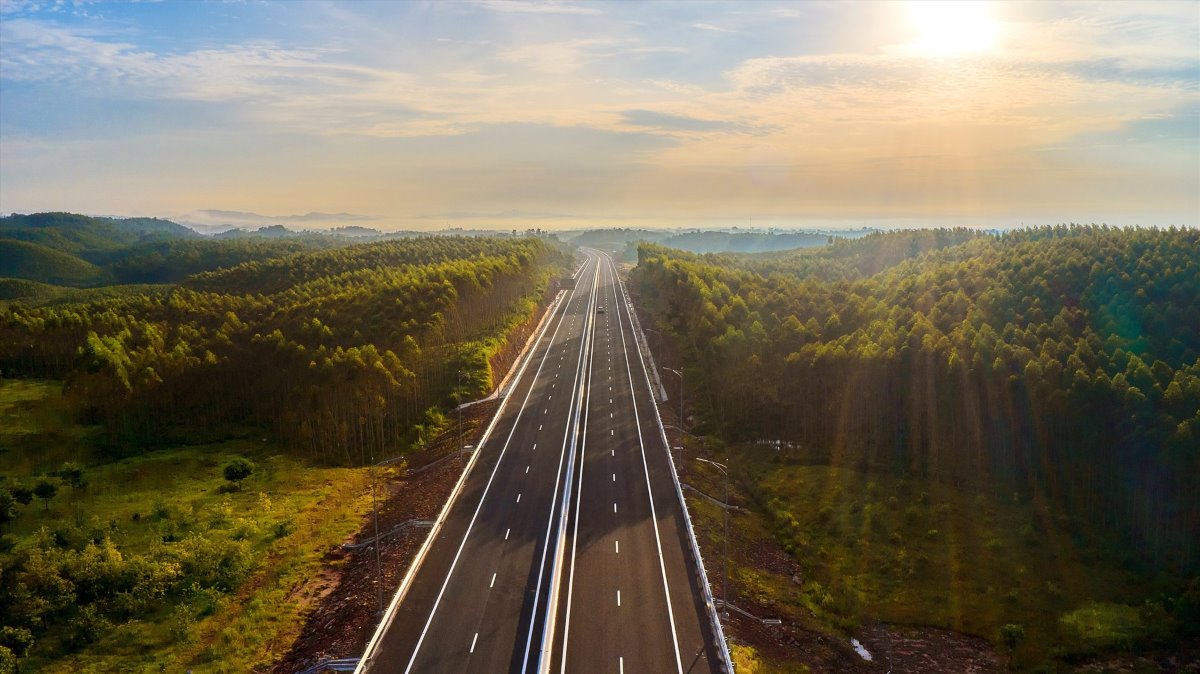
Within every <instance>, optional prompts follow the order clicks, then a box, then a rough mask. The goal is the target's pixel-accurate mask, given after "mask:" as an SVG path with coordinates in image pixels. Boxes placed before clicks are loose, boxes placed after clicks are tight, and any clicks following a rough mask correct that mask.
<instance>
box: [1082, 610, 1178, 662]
mask: <svg viewBox="0 0 1200 674" xmlns="http://www.w3.org/2000/svg"><path fill="white" fill-rule="evenodd" d="M1149 612H1151V613H1153V610H1152V609H1151V610H1150V611H1149ZM1159 612H1160V613H1161V607H1160V608H1159ZM1146 614H1147V610H1139V609H1138V608H1137V607H1134V606H1126V605H1124V604H1110V603H1106V602H1091V603H1088V604H1085V605H1084V606H1081V607H1080V608H1077V609H1075V610H1074V611H1070V612H1069V613H1066V614H1064V615H1063V616H1062V618H1060V619H1059V623H1060V624H1061V625H1062V627H1063V631H1064V632H1065V633H1066V635H1067V636H1068V638H1069V644H1070V646H1072V647H1073V648H1074V649H1075V650H1077V651H1079V652H1083V653H1089V652H1093V651H1096V650H1103V649H1113V648H1115V649H1119V650H1131V649H1132V648H1133V647H1134V646H1135V645H1137V644H1138V643H1139V642H1141V641H1143V640H1145V639H1146V638H1147V637H1149V636H1151V625H1152V624H1154V623H1158V622H1160V621H1159V620H1158V618H1160V617H1161V618H1163V619H1165V616H1157V617H1156V616H1153V615H1146ZM1147 618H1149V619H1150V620H1151V621H1153V622H1147Z"/></svg>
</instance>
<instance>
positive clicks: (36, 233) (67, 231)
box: [0, 213, 200, 262]
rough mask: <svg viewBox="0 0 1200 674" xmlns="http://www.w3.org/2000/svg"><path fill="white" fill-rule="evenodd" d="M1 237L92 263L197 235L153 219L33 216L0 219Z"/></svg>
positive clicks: (39, 214)
mask: <svg viewBox="0 0 1200 674" xmlns="http://www.w3.org/2000/svg"><path fill="white" fill-rule="evenodd" d="M0 237H4V238H8V239H17V240H20V241H29V242H31V243H37V244H41V245H43V246H46V247H47V248H52V249H54V250H57V251H60V252H63V253H70V254H72V255H76V256H79V257H82V258H83V259H85V260H90V261H93V262H96V261H98V260H97V257H98V256H99V255H100V254H101V253H104V252H108V251H113V250H116V249H118V248H121V247H124V246H129V245H132V244H135V243H139V242H144V241H149V240H156V239H196V238H199V237H200V235H199V234H197V233H196V232H194V231H192V230H190V229H188V228H187V227H184V226H183V225H178V224H175V223H173V222H171V221H169V220H159V219H156V218H96V217H91V216H87V215H77V214H75V213H34V214H31V215H10V216H7V217H3V218H0Z"/></svg>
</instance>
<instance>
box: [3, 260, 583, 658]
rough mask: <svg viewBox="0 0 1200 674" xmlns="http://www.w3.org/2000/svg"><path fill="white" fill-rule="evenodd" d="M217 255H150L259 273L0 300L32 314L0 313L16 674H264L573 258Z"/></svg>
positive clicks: (6, 561) (44, 290) (27, 284)
mask: <svg viewBox="0 0 1200 674" xmlns="http://www.w3.org/2000/svg"><path fill="white" fill-rule="evenodd" d="M17 243H19V245H21V246H35V245H36V244H27V243H24V242H17ZM193 243H201V244H205V245H200V246H198V247H197V246H193ZM207 243H208V242H182V243H180V242H172V243H171V244H170V245H168V246H166V247H161V245H160V244H161V242H160V243H155V244H143V245H144V246H149V248H146V249H143V250H144V251H147V252H144V255H151V256H153V255H157V254H160V253H162V254H164V255H165V256H166V257H165V259H185V258H186V256H187V255H188V254H191V253H195V254H196V255H198V256H200V257H202V258H211V259H213V260H217V259H220V260H222V261H223V262H229V263H233V262H236V260H237V256H243V257H249V258H250V259H248V260H245V261H242V262H240V263H236V264H232V266H230V267H229V268H228V269H221V270H217V271H211V272H206V273H203V274H200V275H197V276H194V277H192V280H191V281H189V283H188V285H184V286H179V285H144V286H103V287H99V288H94V289H82V290H81V289H66V288H61V287H58V286H49V285H45V284H37V283H34V282H31V281H24V280H16V279H3V280H0V292H3V293H7V294H8V295H21V296H23V297H25V298H27V300H24V301H14V302H7V301H5V302H0V373H3V377H4V378H3V379H0V469H2V470H3V477H2V478H0V506H3V508H0V516H3V518H4V519H3V521H2V522H0V523H3V524H5V525H6V527H5V531H4V532H3V533H4V534H5V535H4V536H3V538H2V539H0V542H2V545H0V568H3V570H4V571H3V573H0V639H2V641H0V645H3V646H4V647H5V648H6V649H7V651H10V652H6V651H0V655H9V656H11V655H12V653H16V654H17V655H18V656H20V657H22V658H23V660H22V671H25V669H26V668H29V670H30V671H41V670H43V669H44V670H45V671H54V672H58V671H64V672H65V671H112V670H114V669H121V670H131V671H144V670H151V669H152V670H153V671H159V670H160V669H162V668H172V667H176V666H177V665H179V664H180V663H181V662H187V663H191V664H189V667H188V668H190V667H191V666H193V665H200V666H201V668H202V669H203V668H204V667H205V666H206V665H207V664H209V663H211V662H212V661H213V658H214V657H217V656H214V655H213V654H214V653H219V654H220V656H219V657H220V658H221V659H222V663H223V664H224V665H227V666H232V667H234V668H235V669H237V670H238V671H243V670H244V671H249V670H251V669H254V670H255V671H259V670H261V667H262V666H264V665H267V664H269V663H270V661H271V659H272V658H273V657H278V656H279V655H280V653H279V652H278V649H280V648H286V646H287V643H289V641H288V640H289V639H291V638H294V636H295V634H294V631H293V630H295V629H298V625H299V623H300V622H302V614H303V612H304V611H305V610H306V609H307V608H308V606H307V605H306V602H304V601H302V600H301V598H298V597H294V596H292V594H291V593H292V592H293V591H294V589H295V588H296V587H297V586H298V585H299V584H300V583H301V582H303V581H305V580H307V579H309V578H312V577H314V576H315V575H316V574H318V573H319V571H320V567H321V566H322V564H324V563H327V562H328V561H329V558H328V553H329V550H330V549H331V547H333V546H336V545H337V543H339V542H340V541H343V540H345V538H346V537H347V536H348V535H349V534H350V533H351V532H352V531H353V530H354V529H355V528H357V526H358V522H359V521H360V519H361V518H362V517H363V514H364V512H366V510H367V508H368V507H369V504H370V503H371V499H370V498H369V494H370V492H369V491H368V490H367V488H368V484H367V478H368V474H369V473H370V471H368V470H366V469H364V466H367V465H369V464H371V463H373V462H375V461H378V460H379V459H380V458H381V457H394V458H397V459H398V460H399V461H400V462H399V463H398V464H396V465H397V466H403V465H404V463H403V462H404V460H405V459H406V457H407V456H409V455H410V454H412V453H413V452H420V451H421V450H422V449H424V448H425V447H426V445H427V444H428V443H429V442H430V441H431V440H433V439H434V438H436V437H438V436H439V435H441V434H443V433H444V432H445V431H446V429H447V427H448V426H449V424H448V421H447V413H448V412H449V410H450V409H452V408H453V406H454V405H455V404H456V403H457V402H459V401H461V400H464V399H475V398H479V397H482V396H484V395H486V393H487V392H488V391H489V390H490V389H491V388H492V387H493V386H494V385H495V383H496V382H495V381H494V374H495V373H494V372H493V370H492V368H493V364H495V363H511V362H512V360H513V359H514V357H515V354H516V351H517V350H518V349H519V348H520V345H521V344H522V343H523V338H524V336H525V335H526V334H528V331H529V330H531V329H532V325H533V324H532V323H531V319H532V318H533V317H535V316H536V315H537V314H538V311H539V309H540V308H541V307H542V306H543V305H544V302H545V299H546V290H547V287H548V285H549V283H548V282H549V280H550V278H551V277H553V276H556V275H561V274H565V273H567V272H568V270H569V265H570V261H571V257H570V256H569V255H568V254H566V252H565V251H563V250H561V249H559V248H557V247H554V246H552V245H551V244H549V243H547V242H546V241H543V240H540V239H535V238H514V237H504V238H482V237H437V238H412V239H407V240H404V241H387V242H379V243H369V244H362V245H357V246H345V247H341V248H336V249H329V250H317V251H304V250H303V249H304V247H305V244H297V243H296V242H271V241H262V240H259V241H241V242H237V243H234V244H229V245H227V244H220V243H218V245H217V247H215V248H213V247H211V246H208V245H207ZM288 248H291V249H292V250H300V251H301V252H293V253H292V254H290V255H288V256H287V257H286V258H280V257H278V255H279V254H280V253H282V252H284V251H285V250H286V249H288ZM230 251H234V252H236V253H237V255H235V256H234V257H232V258H231V257H222V255H225V253H229V252H230ZM6 259H7V258H6ZM139 259H140V258H139V257H136V256H134V257H128V258H126V262H128V263H130V264H132V263H133V262H135V261H137V260H139ZM281 260H283V261H281ZM132 268H135V267H121V268H120V269H126V270H128V269H132ZM136 268H137V269H141V270H146V272H145V273H150V272H155V273H158V271H157V270H163V269H164V268H163V267H161V266H158V265H155V264H148V263H139V264H138V266H136ZM166 270H167V271H169V268H166ZM43 377H52V378H53V379H52V380H50V381H40V380H38V379H39V378H43ZM475 425H478V424H475ZM467 430H468V432H470V431H471V429H470V428H468V429H467ZM240 458H249V459H252V460H253V463H254V467H252V469H251V471H250V472H251V476H250V477H249V479H247V480H246V482H247V483H249V484H248V485H247V489H246V490H244V491H243V490H242V489H241V488H240V478H239V481H238V482H236V483H232V482H231V480H232V478H229V477H228V475H226V476H225V479H222V466H224V465H226V464H228V463H230V462H233V461H236V460H238V459H240ZM64 462H66V464H67V465H66V467H64ZM72 466H75V467H76V468H77V469H78V471H79V472H76V473H72V471H73V470H75V469H76V468H72ZM448 467H449V466H448ZM388 470H392V469H388ZM72 474H78V475H81V476H86V477H81V479H79V480H76V479H74V478H72V477H70V476H71V475H72ZM89 482H91V483H92V486H91V487H90V488H89V487H88V486H87V483H89ZM43 483H45V484H46V485H48V486H46V487H42V489H50V490H51V491H50V492H45V491H43V492H41V493H42V494H45V498H42V497H41V496H39V497H38V498H39V499H41V502H40V503H36V504H34V503H33V494H34V488H35V487H36V486H37V485H40V484H43ZM56 494H57V498H56ZM65 494H69V500H68V499H67V496H65ZM25 495H28V496H29V498H25ZM22 499H23V500H22ZM51 530H52V532H53V533H49V532H50V531H51ZM96 565H99V566H96ZM225 630H234V631H238V632H239V633H242V634H245V635H246V636H242V637H239V638H238V639H237V640H235V642H230V641H229V640H228V639H227V638H226V633H225ZM197 643H203V644H206V645H205V646H203V648H202V649H201V648H200V647H197V646H196V644H197ZM272 649H276V650H275V651H272ZM200 650H203V652H198V651H200ZM9 662H12V660H11V659H10V660H0V663H9ZM206 671H207V670H206Z"/></svg>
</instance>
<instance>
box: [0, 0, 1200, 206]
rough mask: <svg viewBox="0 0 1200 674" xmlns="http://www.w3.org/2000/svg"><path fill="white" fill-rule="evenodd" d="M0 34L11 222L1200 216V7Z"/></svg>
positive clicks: (359, 11) (820, 7)
mask: <svg viewBox="0 0 1200 674" xmlns="http://www.w3.org/2000/svg"><path fill="white" fill-rule="evenodd" d="M0 44H2V45H3V48H2V49H0V212H3V213H9V212H35V211H45V210H56V211H74V212H82V213H89V214H111V215H152V216H160V217H169V218H173V219H177V220H181V221H188V222H194V223H199V224H222V222H223V221H224V222H228V221H229V220H230V219H231V218H237V217H242V218H248V219H249V220H251V221H253V220H254V219H255V218H261V220H260V221H261V222H262V223H263V224H277V223H283V224H291V225H295V224H300V225H305V226H331V225H362V226H368V227H377V228H382V229H391V228H416V229H434V228H441V227H444V226H451V227H455V226H457V227H467V228H474V227H504V228H507V227H510V226H512V227H522V228H523V227H529V226H532V227H543V228H548V229H553V228H563V227H579V226H599V225H623V226H628V225H640V226H645V225H659V226H730V225H741V226H745V225H748V224H752V225H755V226H806V225H807V226H823V227H855V226H860V225H863V224H870V225H880V224H893V225H901V226H903V225H922V224H929V225H988V226H1011V225H1017V224H1021V223H1024V224H1030V225H1032V224H1052V223H1057V222H1072V221H1073V222H1097V223H1099V222H1107V223H1109V224H1121V225H1132V224H1143V225H1171V224H1178V225H1190V226H1196V225H1197V224H1200V4H1197V3H1195V2H1136V3H1120V2H1099V3H1024V2H1011V3H1010V2H991V3H987V2H935V3H928V2H887V3H870V2H863V3H827V2H805V3H798V2H742V3H718V4H710V3H705V4H698V3H669V2H655V3H626V2H614V3H558V2H555V3H532V2H523V1H520V0H479V1H476V2H435V3H418V2H396V3H344V2H299V1H296V2H269V1H268V2H254V3H240V2H163V3H143V4H110V3H105V2H83V1H81V2H63V1H58V2H53V1H50V2H40V1H26V0H0ZM256 214H259V215H256ZM292 214H308V215H307V216H301V217H290V216H291V215H292Z"/></svg>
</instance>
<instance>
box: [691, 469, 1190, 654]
mask: <svg viewBox="0 0 1200 674" xmlns="http://www.w3.org/2000/svg"><path fill="white" fill-rule="evenodd" d="M777 457H778V454H777V452H776V451H775V450H770V449H762V448H750V449H742V450H738V449H732V450H728V451H727V452H725V453H724V454H723V455H719V456H718V457H717V458H719V459H721V460H725V461H732V463H733V464H734V466H735V474H736V475H738V478H739V479H738V486H739V489H738V491H739V492H740V493H741V494H742V495H743V496H744V497H746V498H747V500H748V501H750V502H751V503H753V505H754V512H752V513H750V514H738V515H735V516H734V525H733V535H732V541H733V543H732V545H733V552H732V558H733V562H732V568H731V572H730V573H731V581H730V583H731V585H732V586H733V587H734V588H735V590H734V594H733V596H734V597H735V603H736V601H737V598H739V597H740V598H742V601H745V602H746V603H749V604H751V605H752V606H756V607H771V609H772V612H773V613H778V614H783V615H787V616H791V617H792V618H793V619H794V620H795V621H796V622H799V623H801V624H804V625H805V626H806V627H808V628H810V629H814V630H817V631H824V632H828V633H830V634H834V635H844V636H849V635H851V634H853V633H854V631H855V629H856V628H858V627H859V626H861V625H864V624H868V623H871V622H874V621H882V622H884V623H889V624H895V625H911V626H931V627H940V628H945V629H951V630H956V631H960V632H964V633H967V634H974V635H978V636H981V637H984V638H986V639H988V640H990V641H992V642H993V643H994V644H995V645H996V647H997V649H998V650H999V651H1000V652H1001V653H1006V650H1005V648H1004V644H1003V639H1002V638H1001V636H1000V635H1001V628H1002V627H1003V626H1004V625H1007V624H1015V625H1020V626H1021V627H1022V628H1023V630H1024V637H1023V638H1022V639H1020V640H1019V642H1018V643H1017V647H1016V650H1015V652H1014V654H1013V660H1012V663H1013V668H1014V669H1016V670H1024V671H1038V670H1039V669H1041V668H1049V669H1048V671H1055V669H1056V668H1057V667H1058V666H1060V665H1061V664H1062V663H1070V662H1073V661H1077V660H1079V659H1081V658H1086V657H1089V656H1092V655H1095V654H1098V653H1107V652H1122V651H1124V652H1130V651H1133V650H1136V649H1138V648H1143V647H1147V646H1159V647H1161V646H1163V645H1164V644H1166V645H1167V646H1168V647H1169V645H1170V639H1171V635H1170V625H1171V619H1170V618H1169V617H1168V615H1167V614H1166V612H1165V611H1164V608H1163V605H1162V603H1161V601H1160V599H1161V598H1162V597H1163V596H1165V595H1166V594H1167V593H1168V592H1169V591H1171V590H1177V589H1178V587H1177V586H1172V585H1171V584H1170V581H1169V580H1167V579H1152V578H1148V577H1146V576H1145V575H1139V574H1137V573H1134V572H1132V571H1130V570H1129V569H1126V568H1124V567H1123V566H1122V565H1121V564H1120V563H1118V562H1117V561H1115V560H1113V559H1112V557H1111V555H1110V556H1105V555H1103V554H1102V553H1101V551H1099V550H1097V549H1092V548H1089V547H1088V546H1087V545H1086V544H1084V543H1082V542H1081V541H1080V537H1079V536H1072V535H1071V534H1068V533H1066V532H1067V530H1068V529H1067V523H1066V522H1065V521H1064V519H1063V518H1062V517H1061V516H1059V515H1058V514H1056V513H1054V512H1052V511H1050V510H1048V509H1046V508H1044V507H1042V506H1041V505H1040V504H1038V503H1036V502H1033V503H1031V502H1029V501H1028V500H1027V499H1021V498H1017V497H1015V496H1014V495H1012V494H1008V495H1002V494H995V493H988V492H981V491H979V490H971V489H959V488H955V487H952V486H946V485H940V484H936V483H932V482H922V483H919V484H918V483H914V482H911V481H906V480H901V479H896V478H892V477H887V476H866V475H864V474H862V473H859V472H857V471H849V470H845V469H839V468H837V467H831V466H828V465H791V464H788V463H787V462H786V461H780V460H779V459H778V458H777ZM710 473H711V474H710ZM694 480H695V481H696V483H697V484H698V485H699V486H700V487H701V488H702V489H704V490H706V491H707V492H708V493H711V494H720V489H721V484H722V483H721V478H720V476H719V475H718V474H717V473H715V472H713V471H708V470H706V469H705V468H704V467H700V468H697V469H696V475H695V476H694ZM691 507H692V509H693V513H694V515H695V516H696V519H697V522H698V524H699V525H700V529H701V531H702V534H701V535H702V536H704V537H706V538H707V539H708V542H707V545H706V547H707V548H708V549H709V550H720V549H721V548H720V532H721V529H720V526H721V519H720V518H721V511H720V509H719V508H718V507H716V506H714V505H712V504H710V503H707V502H705V501H703V500H701V499H693V500H692V506H691ZM764 545H772V546H778V547H779V548H782V550H783V551H785V552H786V553H787V554H788V555H789V556H791V557H792V558H793V559H794V560H795V561H796V562H797V563H798V565H799V568H800V569H801V571H800V574H799V576H800V577H799V578H795V577H792V576H790V575H786V574H783V573H777V572H773V571H771V570H768V569H764V568H762V567H763V565H762V564H761V563H756V557H757V558H758V559H759V560H760V559H761V554H760V553H759V552H758V551H759V550H761V548H762V547H763V546H764ZM713 581H714V583H718V584H719V577H718V578H714V579H713ZM735 655H736V656H738V657H739V658H740V659H742V660H743V661H744V664H745V665H746V667H744V668H749V671H764V672H773V671H801V670H795V669H792V668H791V667H793V665H790V664H787V663H773V662H771V661H770V658H767V657H761V656H760V655H758V654H756V653H755V652H754V649H752V648H748V647H744V648H742V649H741V650H740V651H738V652H737V653H735ZM1056 663H1057V664H1056ZM739 671H740V669H739Z"/></svg>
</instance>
